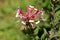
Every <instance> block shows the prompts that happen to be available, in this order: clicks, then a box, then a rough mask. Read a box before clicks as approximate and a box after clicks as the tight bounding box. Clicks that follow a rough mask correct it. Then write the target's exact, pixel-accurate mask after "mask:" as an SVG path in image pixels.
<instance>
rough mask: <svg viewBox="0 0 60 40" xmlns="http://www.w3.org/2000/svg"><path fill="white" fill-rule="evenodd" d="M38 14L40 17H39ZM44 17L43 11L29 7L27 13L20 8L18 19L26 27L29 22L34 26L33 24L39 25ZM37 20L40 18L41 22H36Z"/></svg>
mask: <svg viewBox="0 0 60 40" xmlns="http://www.w3.org/2000/svg"><path fill="white" fill-rule="evenodd" d="M37 14H39V15H40V16H39V17H37ZM42 15H43V11H41V10H38V9H36V8H34V7H33V6H28V7H26V13H23V12H22V10H21V9H20V8H18V9H17V14H16V17H18V18H19V19H20V20H21V21H22V23H23V24H24V25H26V21H28V22H30V24H31V25H32V26H33V23H34V24H38V23H39V22H40V20H42V19H43V17H42ZM35 18H39V20H38V21H37V22H34V19H35Z"/></svg>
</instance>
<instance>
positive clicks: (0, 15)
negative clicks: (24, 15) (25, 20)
mask: <svg viewBox="0 0 60 40" xmlns="http://www.w3.org/2000/svg"><path fill="white" fill-rule="evenodd" d="M48 1H49V0H46V2H45V3H43V5H42V4H41V0H0V40H28V38H27V37H26V36H25V35H24V34H23V33H22V32H21V31H20V27H21V23H16V21H17V18H16V17H15V15H16V9H17V8H18V7H20V8H21V9H22V10H23V12H25V11H26V9H25V8H26V6H28V5H33V6H34V7H35V8H37V9H41V10H42V6H43V7H45V6H47V5H49V2H48ZM47 7H48V8H49V9H51V7H50V5H49V6H47ZM46 15H47V16H46ZM56 15H57V16H56ZM58 15H60V10H59V11H57V12H56V14H55V16H56V22H58V20H57V19H59V16H58ZM44 17H45V18H48V14H45V16H44ZM59 33H60V32H59Z"/></svg>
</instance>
